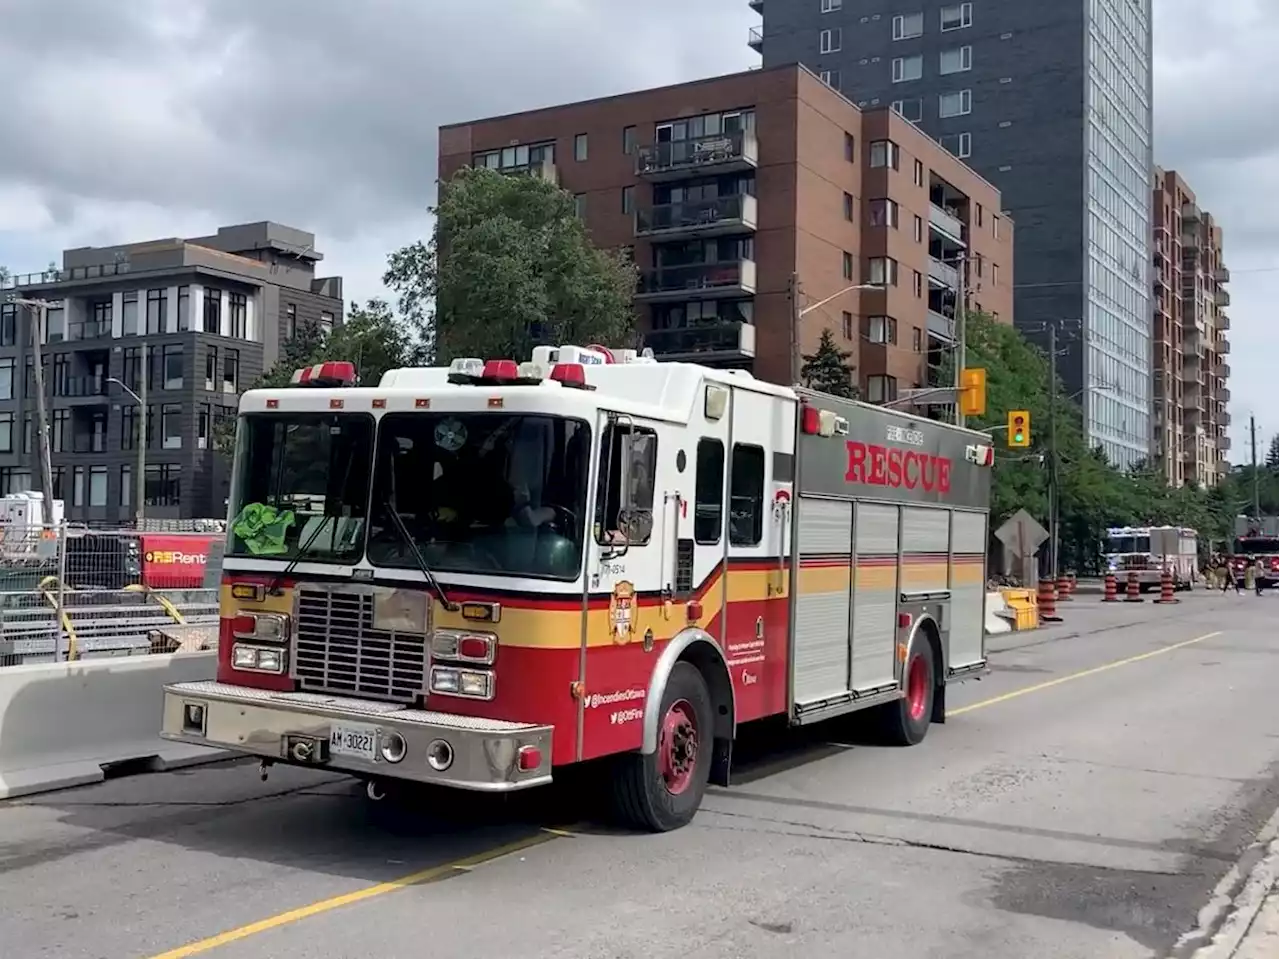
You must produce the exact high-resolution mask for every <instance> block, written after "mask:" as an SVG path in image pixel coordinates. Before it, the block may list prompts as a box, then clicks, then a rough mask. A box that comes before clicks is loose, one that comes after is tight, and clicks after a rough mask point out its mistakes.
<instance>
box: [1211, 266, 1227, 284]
mask: <svg viewBox="0 0 1280 959" xmlns="http://www.w3.org/2000/svg"><path fill="white" fill-rule="evenodd" d="M1213 278H1214V279H1215V280H1217V281H1218V282H1219V283H1230V282H1231V271H1230V270H1228V269H1227V268H1226V267H1225V266H1219V267H1215V268H1214V271H1213Z"/></svg>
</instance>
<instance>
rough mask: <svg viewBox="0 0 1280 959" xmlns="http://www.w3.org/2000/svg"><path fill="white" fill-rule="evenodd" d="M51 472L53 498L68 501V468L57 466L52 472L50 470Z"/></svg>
mask: <svg viewBox="0 0 1280 959" xmlns="http://www.w3.org/2000/svg"><path fill="white" fill-rule="evenodd" d="M50 472H51V473H53V498H54V499H63V500H64V499H66V498H67V468H66V467H65V466H55V467H54V468H53V469H52V470H50Z"/></svg>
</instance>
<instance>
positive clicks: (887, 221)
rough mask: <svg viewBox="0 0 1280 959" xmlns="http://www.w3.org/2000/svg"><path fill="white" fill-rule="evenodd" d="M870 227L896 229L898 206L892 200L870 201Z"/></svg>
mask: <svg viewBox="0 0 1280 959" xmlns="http://www.w3.org/2000/svg"><path fill="white" fill-rule="evenodd" d="M870 206H871V225H872V226H888V227H893V229H895V230H896V229H897V228H898V204H897V203H896V202H895V201H893V200H872V201H871V204H870Z"/></svg>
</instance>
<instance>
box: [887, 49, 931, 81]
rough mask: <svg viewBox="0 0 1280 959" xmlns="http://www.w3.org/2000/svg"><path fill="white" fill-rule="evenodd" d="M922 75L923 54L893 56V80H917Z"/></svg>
mask: <svg viewBox="0 0 1280 959" xmlns="http://www.w3.org/2000/svg"><path fill="white" fill-rule="evenodd" d="M922 76H924V56H923V55H922V54H919V53H917V54H915V55H914V56H910V57H894V58H893V82H894V83H904V82H906V81H907V80H919V79H920V78H921V77H922Z"/></svg>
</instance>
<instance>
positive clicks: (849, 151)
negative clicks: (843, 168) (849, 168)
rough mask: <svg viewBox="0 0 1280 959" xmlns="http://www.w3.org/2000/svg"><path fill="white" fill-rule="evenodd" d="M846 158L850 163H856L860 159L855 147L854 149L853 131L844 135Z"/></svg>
mask: <svg viewBox="0 0 1280 959" xmlns="http://www.w3.org/2000/svg"><path fill="white" fill-rule="evenodd" d="M844 158H845V159H846V160H847V161H848V162H850V163H854V162H856V161H857V159H858V157H857V154H856V153H855V152H854V149H853V134H852V133H846V134H845V135H844Z"/></svg>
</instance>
